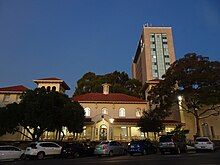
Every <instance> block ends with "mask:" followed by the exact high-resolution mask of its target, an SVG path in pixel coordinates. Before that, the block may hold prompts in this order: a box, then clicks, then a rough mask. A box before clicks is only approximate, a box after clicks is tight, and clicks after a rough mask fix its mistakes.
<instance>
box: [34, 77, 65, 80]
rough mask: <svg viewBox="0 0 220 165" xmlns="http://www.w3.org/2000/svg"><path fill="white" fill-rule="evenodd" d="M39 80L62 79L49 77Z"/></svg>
mask: <svg viewBox="0 0 220 165" xmlns="http://www.w3.org/2000/svg"><path fill="white" fill-rule="evenodd" d="M37 80H61V79H59V78H57V77H48V78H41V79H37Z"/></svg>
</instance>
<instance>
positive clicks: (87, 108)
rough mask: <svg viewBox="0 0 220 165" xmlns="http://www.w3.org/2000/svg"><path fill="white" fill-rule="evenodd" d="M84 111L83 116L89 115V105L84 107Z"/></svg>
mask: <svg viewBox="0 0 220 165" xmlns="http://www.w3.org/2000/svg"><path fill="white" fill-rule="evenodd" d="M84 111H85V116H86V117H88V116H90V108H89V107H86V108H85V109H84Z"/></svg>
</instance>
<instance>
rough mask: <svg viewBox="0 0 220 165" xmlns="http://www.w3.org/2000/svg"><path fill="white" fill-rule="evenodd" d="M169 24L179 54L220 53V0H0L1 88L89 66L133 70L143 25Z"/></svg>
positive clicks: (71, 79)
mask: <svg viewBox="0 0 220 165" xmlns="http://www.w3.org/2000/svg"><path fill="white" fill-rule="evenodd" d="M145 23H150V24H152V25H153V26H171V27H172V29H173V37H174V46H175V54H176V58H177V59H179V58H181V57H183V56H184V55H185V54H186V53H189V52H196V53H198V54H201V55H204V56H208V57H210V59H211V60H220V1H219V0H184V1H176V0H166V1H164V0H16V1H14V0H0V87H5V86H11V85H20V84H22V85H24V86H27V87H29V88H35V87H36V85H35V84H34V82H33V81H32V80H33V79H38V78H45V77H58V78H61V79H63V80H64V81H65V82H66V83H67V84H68V85H69V86H70V88H71V90H70V91H69V92H68V94H69V95H72V94H73V91H74V88H75V86H76V82H77V80H78V79H80V78H81V77H82V76H83V74H85V73H86V72H89V71H90V72H95V73H96V74H106V73H109V72H113V71H115V70H118V71H125V72H127V73H128V74H129V76H130V75H131V61H132V57H133V56H134V54H135V51H136V47H137V43H138V40H139V37H140V34H141V30H142V26H143V24H145Z"/></svg>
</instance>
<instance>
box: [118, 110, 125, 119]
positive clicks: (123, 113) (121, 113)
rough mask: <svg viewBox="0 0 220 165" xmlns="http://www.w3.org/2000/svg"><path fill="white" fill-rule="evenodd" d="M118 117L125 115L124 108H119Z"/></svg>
mask: <svg viewBox="0 0 220 165" xmlns="http://www.w3.org/2000/svg"><path fill="white" fill-rule="evenodd" d="M119 117H125V109H124V108H120V109H119Z"/></svg>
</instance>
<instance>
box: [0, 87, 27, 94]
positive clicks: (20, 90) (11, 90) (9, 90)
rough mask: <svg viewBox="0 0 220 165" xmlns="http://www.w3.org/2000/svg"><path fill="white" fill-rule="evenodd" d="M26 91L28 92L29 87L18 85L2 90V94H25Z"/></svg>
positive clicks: (0, 91)
mask: <svg viewBox="0 0 220 165" xmlns="http://www.w3.org/2000/svg"><path fill="white" fill-rule="evenodd" d="M26 90H28V88H27V87H25V86H23V85H17V86H9V87H3V88H0V93H23V92H25V91H26Z"/></svg>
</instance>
